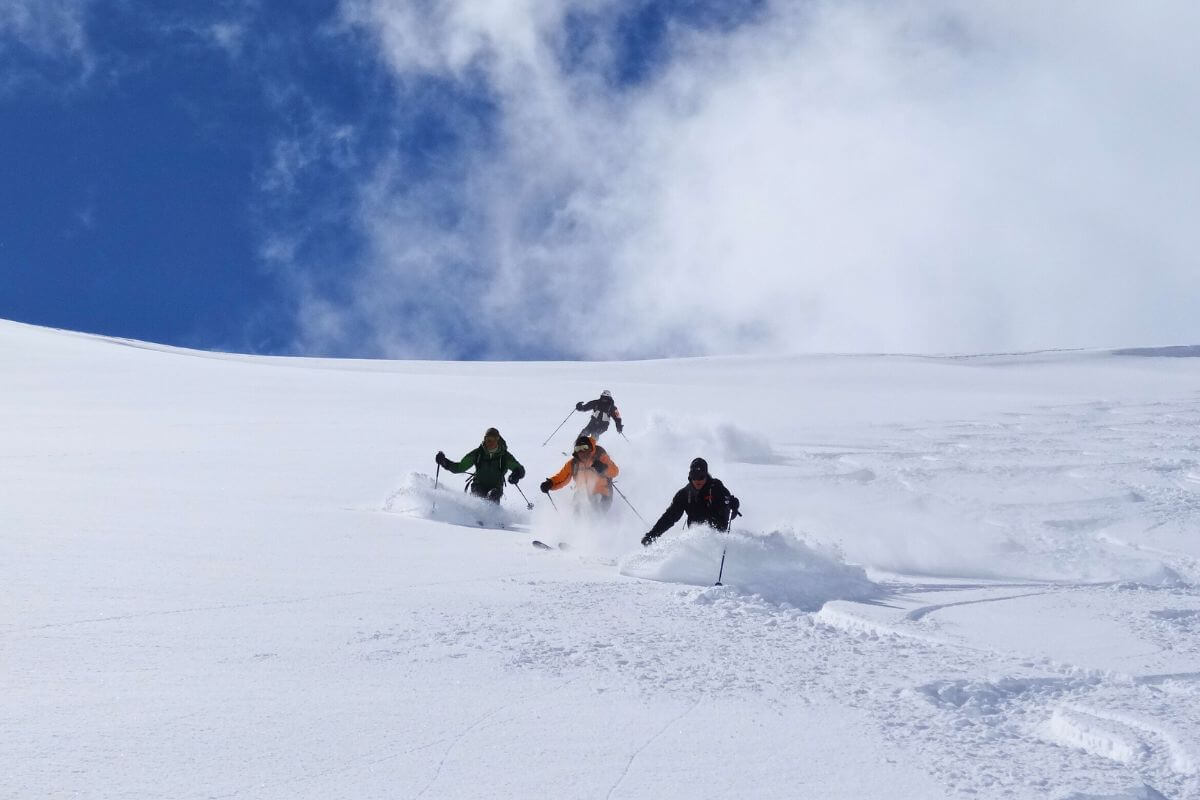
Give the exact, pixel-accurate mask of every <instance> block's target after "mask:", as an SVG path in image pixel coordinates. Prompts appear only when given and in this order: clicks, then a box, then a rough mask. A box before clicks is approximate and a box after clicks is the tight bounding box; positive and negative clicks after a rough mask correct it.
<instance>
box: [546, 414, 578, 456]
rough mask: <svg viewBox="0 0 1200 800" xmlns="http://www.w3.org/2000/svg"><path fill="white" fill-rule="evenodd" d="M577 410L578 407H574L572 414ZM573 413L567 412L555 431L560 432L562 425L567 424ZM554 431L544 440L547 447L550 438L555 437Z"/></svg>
mask: <svg viewBox="0 0 1200 800" xmlns="http://www.w3.org/2000/svg"><path fill="white" fill-rule="evenodd" d="M575 411H576V409H574V408H572V409H571V414H574V413H575ZM571 414H567V416H566V418H565V419H564V420H563V421H562V422H560V423H558V427H557V428H555V429H554V433H558V432H559V431H560V430H562V426H563V425H566V424H567V420H568V419H570V418H571ZM554 433H552V434H550V435H549V436H547V437H546V441H544V442H542V447H545V446H546V445H547V444H549V442H550V440H551V439H553V438H554Z"/></svg>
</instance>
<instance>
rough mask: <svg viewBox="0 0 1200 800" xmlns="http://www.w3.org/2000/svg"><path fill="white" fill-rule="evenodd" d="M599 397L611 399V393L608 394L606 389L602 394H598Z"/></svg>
mask: <svg viewBox="0 0 1200 800" xmlns="http://www.w3.org/2000/svg"><path fill="white" fill-rule="evenodd" d="M600 396H601V397H612V392H610V391H609V390H608V389H605V390H604V391H603V392H601V393H600Z"/></svg>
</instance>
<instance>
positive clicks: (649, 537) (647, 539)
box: [642, 533, 658, 547]
mask: <svg viewBox="0 0 1200 800" xmlns="http://www.w3.org/2000/svg"><path fill="white" fill-rule="evenodd" d="M657 538H658V537H657V536H655V535H653V534H650V533H647V534H646V535H645V536H643V537H642V547H649V546H650V545H652V544H654V540H655V539H657Z"/></svg>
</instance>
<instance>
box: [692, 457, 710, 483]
mask: <svg viewBox="0 0 1200 800" xmlns="http://www.w3.org/2000/svg"><path fill="white" fill-rule="evenodd" d="M688 480H689V481H691V482H692V485H693V486H695V487H696V488H697V489H699V488H700V487H701V486H703V485H704V482H705V481H706V480H708V462H707V461H705V460H704V459H703V458H693V459H692V463H691V466H689V467H688Z"/></svg>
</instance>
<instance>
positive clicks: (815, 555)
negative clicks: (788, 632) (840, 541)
mask: <svg viewBox="0 0 1200 800" xmlns="http://www.w3.org/2000/svg"><path fill="white" fill-rule="evenodd" d="M722 555H724V559H725V564H724V567H723V568H722V566H721V559H722ZM621 572H622V573H623V574H625V575H630V576H632V577H635V578H646V579H648V580H657V581H666V582H668V583H685V584H690V585H694V586H712V585H713V584H714V583H715V582H716V580H717V576H718V574H720V577H721V583H722V584H723V585H726V586H730V587H733V588H734V589H736V590H737V591H739V592H743V593H746V594H756V595H759V596H761V597H762V598H763V599H764V600H767V601H768V602H773V603H787V604H789V605H793V606H796V607H797V608H800V609H803V610H805V611H816V610H818V609H820V608H821V606H822V605H824V604H825V602H826V601H829V600H869V599H872V598H877V597H880V596H881V595H882V594H883V592H882V590H881V589H880V587H878V586H877V585H876V584H874V583H872V582H871V581H870V580H868V579H867V576H866V573H864V572H863V570H862V569H861V568H859V567H854V566H849V565H847V564H845V563H844V562H842V560H841V557H840V554H838V553H836V552H833V551H829V552H821V551H819V550H817V549H814V548H813V547H811V546H810V545H809V544H807V543H806V542H804V541H803V540H802V539H800V538H799V537H797V536H796V535H795V534H794V533H792V532H791V531H773V532H771V533H769V534H766V535H763V536H756V535H751V534H748V533H744V532H740V531H732V532H730V533H719V532H717V531H715V530H713V529H712V528H708V527H704V526H700V527H694V528H689V529H686V530H684V531H682V532H679V533H669V534H666V535H664V536H663V537H662V538H661V539H659V541H658V542H656V543H655V544H654V545H653V546H651V547H650V548H647V549H646V550H645V551H644V552H640V553H636V554H634V555H632V556H629V557H628V558H626V559H625V560H624V561H623V562H622V564H621Z"/></svg>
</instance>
